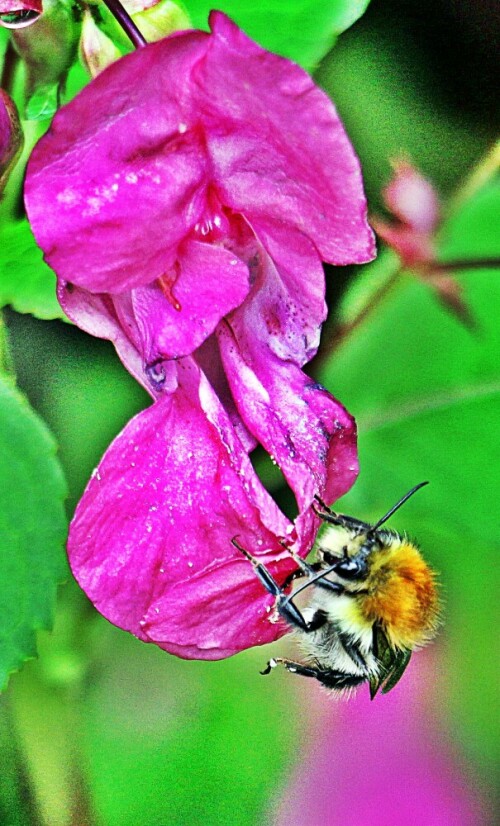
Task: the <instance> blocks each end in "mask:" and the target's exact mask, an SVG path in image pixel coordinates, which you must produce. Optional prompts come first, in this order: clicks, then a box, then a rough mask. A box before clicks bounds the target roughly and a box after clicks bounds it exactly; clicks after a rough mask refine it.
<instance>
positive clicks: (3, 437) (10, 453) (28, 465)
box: [0, 377, 67, 689]
mask: <svg viewBox="0 0 500 826" xmlns="http://www.w3.org/2000/svg"><path fill="white" fill-rule="evenodd" d="M0 489H1V491H2V498H1V506H0V548H1V555H0V689H1V688H3V687H5V685H6V683H7V679H8V676H9V674H10V673H11V672H13V671H15V670H17V669H19V668H20V666H21V665H22V663H23V662H24V661H25V660H27V659H29V658H31V657H34V656H35V655H36V641H35V631H36V630H37V629H40V628H50V627H51V625H52V619H53V612H54V603H55V595H56V586H57V584H58V583H59V582H61V581H62V580H63V579H64V578H65V576H66V575H67V568H66V563H65V556H64V552H63V541H64V537H65V533H66V519H65V514H64V504H63V500H64V498H65V495H66V485H65V482H64V478H63V474H62V470H61V467H60V465H59V462H58V461H57V459H56V456H55V444H54V441H53V438H52V436H51V435H50V433H49V432H48V430H47V428H46V427H45V425H44V424H43V422H42V421H41V420H40V419H39V418H38V416H36V414H35V413H34V412H33V410H32V409H31V408H30V407H29V405H28V404H27V402H26V400H25V399H24V398H23V396H21V394H20V393H19V392H18V391H17V390H15V389H14V387H13V385H12V382H11V381H10V380H8V379H5V378H3V377H0Z"/></svg>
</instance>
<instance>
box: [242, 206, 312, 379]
mask: <svg viewBox="0 0 500 826" xmlns="http://www.w3.org/2000/svg"><path fill="white" fill-rule="evenodd" d="M253 229H254V231H255V233H256V236H257V238H258V239H259V241H260V242H261V244H262V247H263V248H264V249H262V250H261V251H260V259H261V266H263V267H264V269H265V273H264V277H263V284H262V290H263V292H264V293H265V302H264V301H263V302H262V303H261V309H262V310H263V312H264V318H265V319H266V325H267V330H268V335H267V341H268V344H269V347H270V348H271V350H272V351H273V353H274V354H275V355H277V356H278V357H279V358H281V359H284V360H287V359H290V360H291V361H293V362H294V364H297V365H303V364H305V363H306V362H307V361H310V359H312V358H313V356H314V355H315V354H316V351H317V349H318V346H319V339H320V333H321V325H322V324H323V322H324V320H325V318H326V313H327V308H326V304H325V276H324V272H323V267H322V265H321V261H320V258H319V256H318V253H317V250H316V248H315V247H314V245H313V244H312V243H311V241H309V239H308V238H306V236H305V235H303V234H302V233H301V232H298V231H297V230H292V229H291V228H290V227H287V226H286V225H284V224H282V223H278V222H272V221H266V222H263V223H260V222H259V221H255V222H254V224H253ZM262 298H264V296H262ZM262 305H264V306H262Z"/></svg>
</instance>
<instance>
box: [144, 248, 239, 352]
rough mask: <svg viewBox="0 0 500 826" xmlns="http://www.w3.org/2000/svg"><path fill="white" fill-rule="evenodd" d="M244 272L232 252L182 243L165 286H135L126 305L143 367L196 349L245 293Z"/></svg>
mask: <svg viewBox="0 0 500 826" xmlns="http://www.w3.org/2000/svg"><path fill="white" fill-rule="evenodd" d="M248 289H249V284H248V267H247V266H246V264H244V263H243V262H242V261H240V260H239V259H238V258H237V257H236V256H235V255H234V253H232V252H229V251H228V250H225V249H223V248H222V247H218V246H214V245H210V244H204V243H202V242H200V241H188V242H186V243H185V244H184V245H183V247H182V250H181V251H180V253H179V263H178V266H177V268H176V269H175V270H174V272H173V275H172V279H171V281H170V283H167V281H166V277H164V278H162V279H161V280H160V282H159V283H158V285H154V286H147V287H139V288H137V289H135V290H134V291H133V297H132V302H133V305H134V313H135V317H136V319H137V323H138V325H139V330H140V333H141V339H142V347H141V349H142V352H143V354H144V359H145V361H146V363H148V364H149V363H151V362H154V361H155V360H157V359H158V358H168V359H170V358H180V357H181V356H186V355H189V354H190V353H192V352H193V351H194V350H195V349H197V348H198V347H199V346H200V345H201V344H202V343H203V342H204V341H205V339H207V338H208V336H209V335H210V334H211V333H213V331H214V330H215V328H216V326H217V324H218V323H219V321H220V320H221V319H222V318H223V317H224V316H225V315H227V313H228V312H230V311H231V310H233V309H234V308H235V307H238V305H239V304H241V303H242V302H243V300H244V298H245V296H246V295H247V293H248Z"/></svg>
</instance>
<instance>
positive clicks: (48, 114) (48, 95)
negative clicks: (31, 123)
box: [25, 83, 59, 120]
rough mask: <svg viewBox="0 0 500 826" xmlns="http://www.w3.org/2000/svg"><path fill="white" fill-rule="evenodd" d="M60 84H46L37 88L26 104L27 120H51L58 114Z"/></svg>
mask: <svg viewBox="0 0 500 826" xmlns="http://www.w3.org/2000/svg"><path fill="white" fill-rule="evenodd" d="M58 103H59V84H58V83H45V84H43V85H41V86H37V87H36V89H35V92H34V93H33V94H32V95H31V97H30V99H29V100H28V102H27V104H26V109H25V116H26V119H27V120H49V119H50V118H52V117H53V116H54V115H55V113H56V112H57V107H58Z"/></svg>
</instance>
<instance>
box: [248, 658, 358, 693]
mask: <svg viewBox="0 0 500 826" xmlns="http://www.w3.org/2000/svg"><path fill="white" fill-rule="evenodd" d="M279 664H281V665H284V666H285V668H286V669H287V671H290V672H291V673H292V674H299V675H300V676H301V677H313V678H314V679H315V680H318V682H320V683H321V684H322V685H324V686H326V688H336V689H342V688H354V687H355V686H357V685H360V684H361V683H363V682H365V680H366V677H363V676H360V675H358V674H346V673H344V672H343V671H332V670H331V669H325V668H319V667H318V666H313V665H311V666H309V665H303V664H302V663H297V662H294V660H287V659H285V658H283V657H276V658H275V659H272V660H269V662H268V664H267V668H265V669H264V671H261V674H269V673H270V671H271V670H272V669H273V668H276V666H277V665H279Z"/></svg>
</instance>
